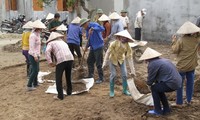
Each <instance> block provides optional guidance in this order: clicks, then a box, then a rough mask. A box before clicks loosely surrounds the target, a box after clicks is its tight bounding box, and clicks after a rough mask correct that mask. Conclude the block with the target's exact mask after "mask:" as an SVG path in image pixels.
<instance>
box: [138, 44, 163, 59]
mask: <svg viewBox="0 0 200 120" xmlns="http://www.w3.org/2000/svg"><path fill="white" fill-rule="evenodd" d="M161 55H162V54H161V53H159V52H157V51H155V50H153V49H151V48H149V47H148V48H147V49H146V50H145V51H144V53H143V54H142V56H141V57H140V59H139V60H148V59H152V58H156V57H159V56H161Z"/></svg>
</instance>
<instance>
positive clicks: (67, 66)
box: [56, 61, 73, 100]
mask: <svg viewBox="0 0 200 120" xmlns="http://www.w3.org/2000/svg"><path fill="white" fill-rule="evenodd" d="M72 64H73V61H65V62H62V63H60V64H58V65H56V89H57V91H58V98H59V99H61V100H62V99H63V98H64V95H63V87H62V76H63V72H64V71H65V77H66V84H67V85H66V86H67V89H66V91H67V95H71V94H72V83H71V71H72Z"/></svg>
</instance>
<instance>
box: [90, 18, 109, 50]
mask: <svg viewBox="0 0 200 120" xmlns="http://www.w3.org/2000/svg"><path fill="white" fill-rule="evenodd" d="M90 28H93V33H92V34H91V35H90V38H89V43H88V47H90V48H91V49H90V50H96V49H98V48H102V47H103V45H104V42H103V37H102V31H104V30H105V29H104V27H103V26H101V25H99V24H98V23H95V22H90V23H89V25H88V28H87V29H86V35H87V38H88V36H89V29H90Z"/></svg>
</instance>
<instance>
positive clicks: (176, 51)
mask: <svg viewBox="0 0 200 120" xmlns="http://www.w3.org/2000/svg"><path fill="white" fill-rule="evenodd" d="M171 46H172V52H173V53H174V54H179V52H180V50H181V41H180V40H177V38H176V36H175V35H173V36H172V44H171Z"/></svg>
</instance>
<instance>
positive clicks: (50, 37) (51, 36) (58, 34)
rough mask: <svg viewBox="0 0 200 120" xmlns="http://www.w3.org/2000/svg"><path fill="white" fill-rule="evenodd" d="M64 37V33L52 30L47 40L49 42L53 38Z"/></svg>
mask: <svg viewBox="0 0 200 120" xmlns="http://www.w3.org/2000/svg"><path fill="white" fill-rule="evenodd" d="M60 37H63V35H61V34H60V33H57V32H52V33H51V34H50V36H49V39H48V40H47V43H49V42H50V41H52V40H55V39H56V38H60Z"/></svg>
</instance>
